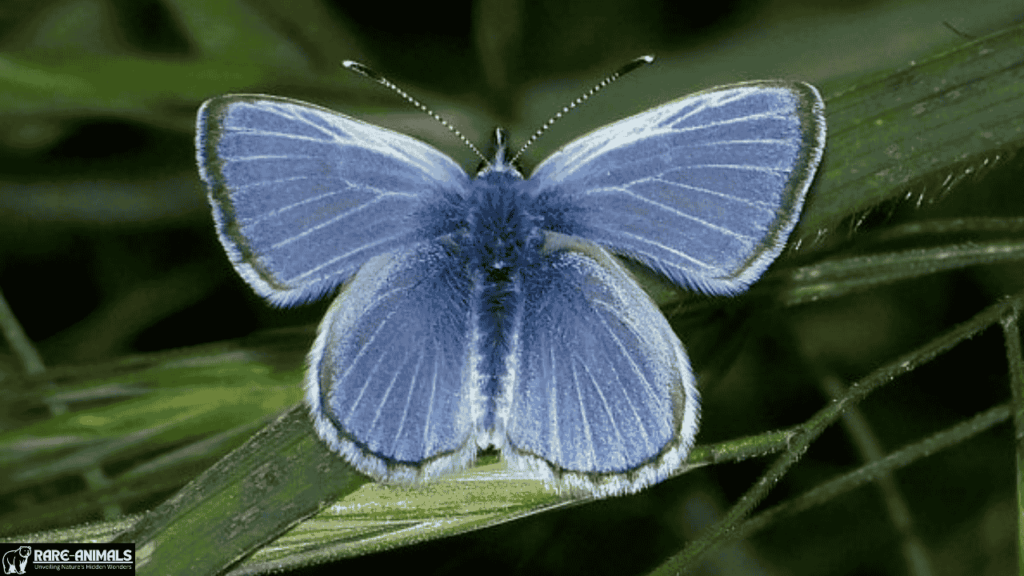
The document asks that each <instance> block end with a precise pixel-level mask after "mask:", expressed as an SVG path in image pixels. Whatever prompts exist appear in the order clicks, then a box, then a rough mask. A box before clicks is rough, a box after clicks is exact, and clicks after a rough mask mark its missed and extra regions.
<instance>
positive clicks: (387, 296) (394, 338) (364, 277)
mask: <svg viewBox="0 0 1024 576" xmlns="http://www.w3.org/2000/svg"><path fill="white" fill-rule="evenodd" d="M449 250H450V247H447V246H445V245H443V244H438V243H428V244H423V245H420V246H418V247H416V248H415V249H411V250H400V251H395V252H390V253H387V254H383V255H380V256H376V257H374V258H372V259H371V260H370V261H369V262H367V263H366V264H365V265H364V266H363V267H362V268H361V269H360V270H359V272H357V273H356V275H355V276H354V277H353V279H352V280H351V282H349V283H348V284H347V285H346V286H345V287H344V289H343V290H342V292H341V294H340V295H339V296H338V298H337V299H336V300H335V302H334V303H333V304H332V305H331V308H330V310H329V311H328V312H327V315H326V316H325V317H324V320H323V322H322V323H321V325H320V331H319V334H318V336H317V340H316V343H315V344H314V346H313V350H312V351H311V352H310V358H309V370H308V372H307V375H306V402H307V404H309V406H310V408H311V412H312V413H313V418H314V421H315V423H316V427H317V432H318V433H319V435H320V437H321V438H323V439H324V440H325V441H327V443H328V444H329V445H331V447H332V448H333V449H334V450H335V451H337V452H339V453H341V454H342V455H344V456H345V457H346V459H348V461H349V462H351V463H352V464H353V465H354V466H355V467H356V468H357V469H359V470H360V471H361V472H363V473H365V474H368V475H370V476H373V477H374V478H376V479H378V480H387V481H399V482H406V483H408V482H413V481H416V480H419V479H422V478H425V477H430V476H434V475H436V474H439V473H442V472H445V471H450V470H453V469H458V468H462V467H464V466H465V465H466V464H467V463H468V462H470V461H472V459H473V458H474V457H475V454H476V444H475V440H474V439H473V434H474V427H473V422H472V421H471V420H470V413H471V410H470V407H469V402H470V401H471V400H470V399H471V397H472V396H473V394H472V392H471V388H472V387H473V386H475V385H477V383H476V382H474V381H472V374H473V372H472V370H470V369H467V365H468V364H469V362H470V360H469V358H468V351H469V346H470V336H469V334H470V329H469V303H468V301H467V297H468V294H469V291H470V283H469V280H468V279H467V276H466V274H465V271H464V269H463V268H461V267H459V266H458V265H457V260H456V259H455V258H452V256H451V254H450V252H449Z"/></svg>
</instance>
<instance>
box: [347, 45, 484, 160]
mask: <svg viewBox="0 0 1024 576" xmlns="http://www.w3.org/2000/svg"><path fill="white" fill-rule="evenodd" d="M341 65H342V66H344V67H345V68H348V69H349V70H351V71H353V72H356V73H358V74H362V75H363V76H366V77H367V78H369V79H370V80H373V81H374V82H376V83H378V84H381V85H384V86H386V87H388V88H390V89H392V90H394V91H395V92H397V93H398V95H399V96H401V97H402V98H405V99H406V100H407V101H408V102H409V103H410V104H412V105H413V106H415V107H417V108H419V109H420V110H422V111H424V112H426V113H427V115H428V116H430V117H431V118H433V119H434V120H437V121H438V122H440V123H441V125H442V126H444V127H445V128H447V129H448V130H451V132H452V134H455V135H456V136H457V137H458V138H459V140H462V143H463V144H465V145H466V146H469V149H470V150H472V151H473V153H475V154H476V155H477V156H479V157H480V159H481V160H483V161H484V162H485V163H486V164H487V165H488V166H490V165H491V163H490V162H488V160H487V158H486V157H485V156H484V155H483V154H481V153H480V151H479V150H477V148H476V146H474V145H473V143H472V142H470V141H469V139H468V138H466V137H465V136H463V135H462V132H459V129H458V128H456V127H455V126H452V125H451V124H449V123H448V121H447V120H445V119H444V118H441V116H439V115H438V114H437V113H436V112H434V111H433V110H431V109H430V108H427V107H426V106H424V105H423V104H422V103H421V102H420V101H419V100H417V99H415V98H413V97H412V96H409V94H408V93H406V91H405V90H402V89H401V88H399V87H398V86H395V85H394V83H392V82H391V81H390V80H388V79H387V78H385V77H383V76H381V75H380V74H378V73H377V72H376V71H375V70H373V69H372V68H370V67H369V66H366V65H365V64H360V63H359V62H353V61H352V60H345V61H344V62H342V63H341Z"/></svg>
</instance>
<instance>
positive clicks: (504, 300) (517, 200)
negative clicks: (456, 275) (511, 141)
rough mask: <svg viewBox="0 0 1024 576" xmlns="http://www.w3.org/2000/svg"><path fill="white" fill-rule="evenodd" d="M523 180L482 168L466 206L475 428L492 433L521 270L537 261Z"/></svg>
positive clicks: (535, 230)
mask: <svg viewBox="0 0 1024 576" xmlns="http://www.w3.org/2000/svg"><path fill="white" fill-rule="evenodd" d="M522 182H523V180H522V179H521V178H520V177H519V176H518V175H517V174H513V173H511V172H488V173H485V174H483V175H482V176H480V177H479V178H478V179H477V180H476V181H475V182H474V185H475V186H474V193H473V196H472V197H471V198H470V199H469V203H470V206H469V210H467V218H466V228H465V236H464V239H465V243H466V251H465V253H466V254H467V255H468V258H467V262H466V266H467V272H468V273H469V276H470V277H471V278H472V279H473V295H472V300H473V304H472V306H471V309H472V311H473V312H472V314H473V318H472V319H471V323H472V324H473V325H474V327H475V333H476V334H478V339H477V342H476V346H474V347H475V348H476V350H477V352H478V356H477V358H478V365H477V366H476V367H475V368H476V370H477V373H478V374H479V375H480V377H481V378H482V380H483V386H482V390H481V393H480V397H479V398H478V399H477V401H476V404H478V405H477V406H476V414H477V426H478V428H480V429H481V430H482V431H486V432H496V431H497V430H496V415H497V414H498V412H499V410H498V407H497V403H498V399H499V398H501V396H502V393H503V391H504V388H506V387H507V383H504V382H503V381H502V378H503V377H504V376H506V375H507V374H508V369H507V366H508V359H509V355H510V353H511V351H512V348H513V346H514V338H515V334H516V333H517V331H518V329H519V328H518V326H519V324H521V314H522V308H523V293H522V275H523V270H524V269H526V268H527V267H529V266H533V265H536V264H537V262H538V261H539V259H540V246H541V239H542V236H541V233H540V229H539V227H538V225H537V223H538V219H537V217H536V214H535V212H534V211H533V210H532V209H531V205H530V201H529V199H528V198H527V197H526V196H524V195H523V194H521V193H520V189H521V184H522Z"/></svg>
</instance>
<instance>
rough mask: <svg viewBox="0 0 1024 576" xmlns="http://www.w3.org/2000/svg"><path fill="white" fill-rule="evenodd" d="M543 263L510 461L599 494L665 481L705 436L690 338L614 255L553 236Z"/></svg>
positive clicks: (530, 303) (525, 346)
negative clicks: (684, 339) (684, 340)
mask: <svg viewBox="0 0 1024 576" xmlns="http://www.w3.org/2000/svg"><path fill="white" fill-rule="evenodd" d="M543 258H544V263H543V265H541V266H536V267H533V268H531V269H529V270H527V271H525V273H524V278H523V284H522V290H521V292H522V294H523V299H524V308H523V310H522V313H521V316H520V319H519V320H518V322H519V324H520V329H519V331H518V337H517V338H516V339H515V340H514V342H515V343H514V344H513V354H512V358H511V361H510V367H509V370H510V372H511V374H513V375H514V376H515V377H514V378H509V380H510V381H514V382H515V383H514V384H513V386H514V388H512V389H510V390H508V391H507V394H508V396H507V400H506V401H505V404H506V405H507V406H508V408H507V424H506V428H505V445H504V446H502V453H503V455H504V456H505V458H506V459H507V460H508V461H509V463H510V465H511V466H512V467H513V468H516V469H523V470H531V471H534V472H535V473H536V475H538V476H540V477H541V478H546V479H548V480H549V481H553V483H555V484H556V485H557V486H559V487H562V488H569V489H571V490H577V491H582V492H584V493H588V494H592V495H595V496H609V495H615V494H623V493H628V492H636V491H637V490H639V489H641V488H643V487H644V486H648V485H651V484H654V483H656V482H660V481H661V480H663V479H665V478H666V477H668V475H669V474H671V473H672V472H674V471H676V470H677V469H678V468H679V466H680V465H681V463H682V462H683V460H685V459H686V456H687V454H688V453H689V451H690V447H691V446H692V445H693V439H694V436H695V435H696V433H697V419H698V414H699V397H698V393H697V387H696V383H695V381H694V377H693V373H692V372H691V370H690V364H689V361H688V360H687V357H686V352H685V351H684V350H683V346H682V344H681V343H680V342H679V338H678V337H676V335H675V333H674V332H673V331H672V327H671V326H669V323H668V321H667V320H665V317H664V316H662V315H661V313H660V312H659V311H658V307H657V306H656V305H655V304H654V302H653V301H652V300H651V299H650V297H649V296H647V294H645V293H644V291H643V290H642V289H641V288H640V286H639V285H637V284H636V282H635V281H634V280H633V279H632V277H631V276H630V275H629V273H628V272H627V271H626V270H625V268H624V267H623V266H622V264H621V263H619V262H618V261H617V260H616V259H615V258H614V257H612V256H611V255H610V254H609V253H608V252H607V251H606V250H605V249H603V248H601V247H599V246H596V245H594V244H591V243H589V242H585V241H581V240H579V239H576V238H570V237H566V236H562V235H559V234H553V233H548V234H547V235H546V240H545V247H544V253H543Z"/></svg>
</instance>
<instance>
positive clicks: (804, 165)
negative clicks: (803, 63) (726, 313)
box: [527, 81, 825, 294]
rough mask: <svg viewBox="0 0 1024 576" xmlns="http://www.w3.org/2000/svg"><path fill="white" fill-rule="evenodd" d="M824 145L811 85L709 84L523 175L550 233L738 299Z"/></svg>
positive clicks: (781, 232)
mask: <svg viewBox="0 0 1024 576" xmlns="http://www.w3.org/2000/svg"><path fill="white" fill-rule="evenodd" d="M824 147H825V116H824V104H823V103H822V100H821V96H820V95H819V94H818V91H817V90H816V89H815V88H814V87H813V86H811V85H809V84H804V83H800V82H783V81H758V82H747V83H743V84H735V85H732V86H722V87H718V88H712V89H710V90H706V91H704V92H699V93H697V94H691V95H689V96H685V97H683V98H680V99H678V100H675V101H672V102H669V103H667V104H664V105H661V106H657V107H655V108H651V109H650V110H647V111H645V112H642V113H640V114H637V115H635V116H632V117H630V118H626V119H624V120H620V121H618V122H615V123H612V124H609V125H608V126H605V127H603V128H599V129H597V130H595V131H593V132H591V133H590V134H587V135H585V136H583V137H581V138H579V139H577V140H574V141H573V142H570V143H569V144H567V145H565V146H564V147H562V148H561V149H559V150H558V151H557V152H555V153H554V154H552V155H551V156H550V157H548V158H547V159H546V160H544V162H542V163H541V164H540V166H538V167H537V169H536V171H534V173H533V175H532V176H531V177H530V179H529V180H528V181H527V182H528V183H529V185H530V186H533V187H535V189H536V190H535V192H534V193H535V194H537V195H538V196H540V197H541V198H542V199H545V201H546V202H548V203H549V205H550V209H549V210H548V212H549V213H550V214H553V215H556V216H557V217H555V218H552V219H551V222H550V223H548V224H546V228H547V229H548V230H551V231H553V232H559V233H561V234H566V235H570V236H578V237H580V238H586V239H587V240H589V241H592V242H596V243H597V244H600V245H601V246H604V247H605V248H609V249H611V250H612V251H613V252H615V253H616V254H620V255H625V256H630V257H632V258H634V259H637V260H639V261H641V262H643V263H644V264H646V265H647V266H648V267H650V268H653V269H655V270H657V271H658V272H661V273H662V274H664V275H665V276H667V277H669V278H670V279H672V280H673V281H674V282H675V283H676V284H678V285H680V286H684V287H688V288H693V289H698V290H701V291H703V292H705V293H708V294H736V293H739V292H742V291H743V290H746V289H747V287H749V286H750V284H751V283H752V282H754V281H755V280H757V279H758V278H759V277H760V276H761V274H763V273H764V271H765V270H766V269H767V268H768V266H769V265H770V264H771V263H772V261H774V260H775V258H776V257H777V256H778V255H779V253H780V252H781V251H782V249H783V247H784V246H785V244H786V239H787V238H788V236H789V233H790V232H791V231H792V230H793V227H794V226H795V225H796V222H797V220H798V219H799V217H800V211H801V209H802V207H803V203H804V198H805V196H806V194H807V190H808V187H809V186H810V184H811V180H812V179H813V177H814V173H815V169H816V168H817V166H818V163H819V162H820V160H821V157H822V153H823V151H824Z"/></svg>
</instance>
